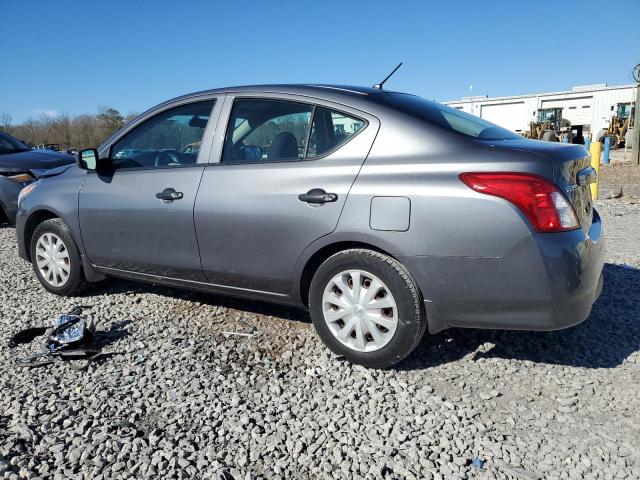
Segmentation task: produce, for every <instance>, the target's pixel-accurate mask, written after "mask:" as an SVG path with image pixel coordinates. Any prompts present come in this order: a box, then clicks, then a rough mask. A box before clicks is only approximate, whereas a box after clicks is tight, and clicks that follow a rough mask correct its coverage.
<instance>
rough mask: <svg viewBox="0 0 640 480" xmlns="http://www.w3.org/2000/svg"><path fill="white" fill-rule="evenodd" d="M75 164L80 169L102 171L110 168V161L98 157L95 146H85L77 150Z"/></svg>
mask: <svg viewBox="0 0 640 480" xmlns="http://www.w3.org/2000/svg"><path fill="white" fill-rule="evenodd" d="M77 164H78V167H80V168H81V169H82V170H92V171H99V172H104V171H108V170H110V168H111V165H112V162H111V160H110V159H108V158H100V157H99V156H98V150H96V149H95V148H85V149H84V150H80V152H78V160H77Z"/></svg>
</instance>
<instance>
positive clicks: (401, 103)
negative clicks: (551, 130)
mask: <svg viewBox="0 0 640 480" xmlns="http://www.w3.org/2000/svg"><path fill="white" fill-rule="evenodd" d="M371 97H372V99H373V100H374V101H376V102H377V103H380V104H382V105H386V106H389V107H391V108H394V109H395V110H398V111H400V112H402V113H405V114H407V115H410V116H412V117H415V118H418V119H420V120H424V121H426V122H428V123H430V124H432V125H436V126H438V127H440V128H444V129H445V130H450V131H453V132H457V133H461V134H463V135H467V136H469V137H473V138H478V139H480V140H510V139H516V138H522V137H520V136H519V135H518V134H516V133H513V132H511V131H509V130H507V129H505V128H502V127H499V126H498V125H495V124H493V123H491V122H487V121H486V120H483V119H482V118H479V117H476V116H475V115H471V114H468V113H466V112H463V111H460V110H458V109H455V108H451V107H447V106H446V105H442V104H441V103H437V102H430V101H429V100H425V99H423V98H420V97H416V96H415V95H408V94H406V93H395V92H380V93H376V94H375V95H372V96H371Z"/></svg>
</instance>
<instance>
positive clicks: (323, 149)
mask: <svg viewBox="0 0 640 480" xmlns="http://www.w3.org/2000/svg"><path fill="white" fill-rule="evenodd" d="M364 125H365V123H364V121H363V120H360V119H359V118H355V117H352V116H350V115H347V114H346V113H341V112H337V111H334V110H329V109H328V108H324V107H317V108H316V109H315V113H314V115H313V125H312V126H311V137H310V139H309V150H308V152H307V156H308V157H316V156H320V155H324V154H325V153H327V152H329V151H331V150H333V149H335V148H337V147H339V146H340V145H342V144H344V143H346V142H347V141H348V140H349V139H350V138H351V137H352V136H353V135H355V134H356V133H358V132H359V131H360V129H361V128H362V127H364Z"/></svg>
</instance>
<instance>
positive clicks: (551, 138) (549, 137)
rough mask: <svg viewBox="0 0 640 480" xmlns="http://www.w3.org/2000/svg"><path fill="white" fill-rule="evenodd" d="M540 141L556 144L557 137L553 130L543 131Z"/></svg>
mask: <svg viewBox="0 0 640 480" xmlns="http://www.w3.org/2000/svg"><path fill="white" fill-rule="evenodd" d="M542 140H544V141H545V142H557V141H558V136H557V135H556V132H554V131H553V130H545V131H544V133H543V134H542Z"/></svg>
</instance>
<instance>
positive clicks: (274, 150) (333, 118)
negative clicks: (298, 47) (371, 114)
mask: <svg viewBox="0 0 640 480" xmlns="http://www.w3.org/2000/svg"><path fill="white" fill-rule="evenodd" d="M365 125H366V122H365V121H364V120H362V119H359V118H356V117H353V116H351V115H348V114H345V113H342V112H339V111H336V110H331V109H328V108H325V107H319V106H313V105H310V104H307V103H301V102H290V101H285V100H270V99H251V98H240V99H237V100H236V101H235V102H234V104H233V109H232V111H231V117H230V119H229V125H228V127H227V132H226V136H225V145H224V150H223V153H222V162H223V163H258V162H281V161H295V160H303V159H306V158H314V157H319V156H322V155H325V154H326V153H329V152H331V151H333V150H335V149H336V148H339V147H340V146H342V145H344V144H345V143H346V142H347V141H349V139H350V138H351V137H353V136H354V135H355V134H356V133H358V132H359V131H360V130H361V129H362V128H364V126H365Z"/></svg>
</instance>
